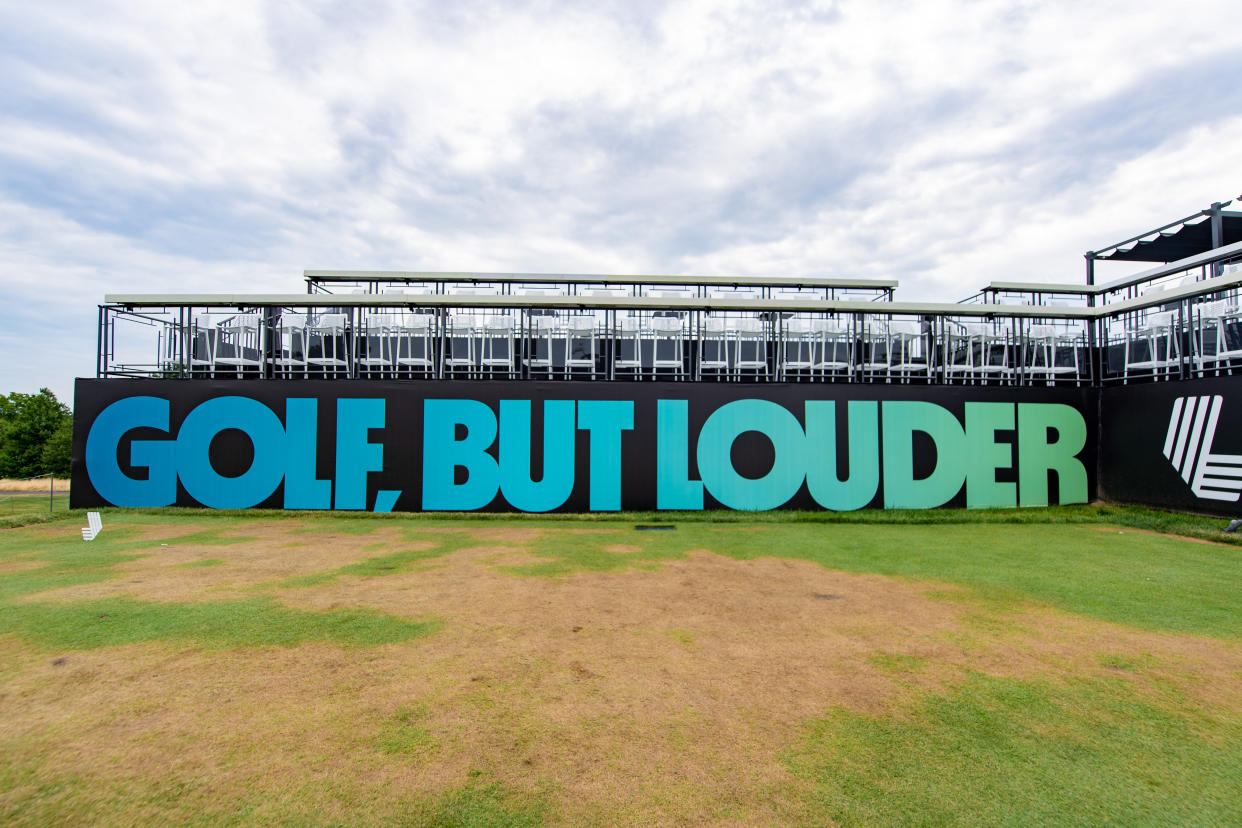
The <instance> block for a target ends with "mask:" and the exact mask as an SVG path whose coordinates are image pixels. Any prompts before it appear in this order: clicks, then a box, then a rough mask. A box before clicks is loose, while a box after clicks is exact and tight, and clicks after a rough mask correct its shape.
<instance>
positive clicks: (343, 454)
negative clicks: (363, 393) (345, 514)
mask: <svg viewBox="0 0 1242 828" xmlns="http://www.w3.org/2000/svg"><path fill="white" fill-rule="evenodd" d="M383 427H384V401H383V400H382V399H363V400H350V399H345V400H337V401H336V500H335V502H334V504H333V507H334V508H336V509H365V508H367V472H373V471H380V470H381V469H383V468H384V444H383V443H370V442H367V429H371V428H383Z"/></svg>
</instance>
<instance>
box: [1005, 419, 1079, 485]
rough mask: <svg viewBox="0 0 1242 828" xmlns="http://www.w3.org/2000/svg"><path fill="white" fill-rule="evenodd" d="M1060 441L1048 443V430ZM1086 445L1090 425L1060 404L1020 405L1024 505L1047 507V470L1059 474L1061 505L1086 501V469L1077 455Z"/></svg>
mask: <svg viewBox="0 0 1242 828" xmlns="http://www.w3.org/2000/svg"><path fill="white" fill-rule="evenodd" d="M1050 428H1054V429H1056V431H1057V438H1056V440H1054V441H1053V442H1051V443H1050V442H1048V429H1050ZM1086 444H1087V423H1086V421H1085V420H1083V418H1082V414H1081V413H1080V412H1079V411H1078V410H1077V409H1076V408H1074V407H1072V406H1068V405H1063V404H1061V403H1018V495H1019V497H1020V499H1021V501H1020V502H1021V503H1022V505H1023V506H1047V505H1048V471H1049V470H1052V471H1055V472H1056V473H1057V489H1058V490H1059V492H1058V497H1057V502H1058V503H1062V504H1065V503H1086V502H1087V469H1086V468H1085V467H1084V466H1083V464H1082V461H1081V460H1079V459H1078V457H1077V455H1078V452H1080V451H1082V449H1083V446H1085V445H1086Z"/></svg>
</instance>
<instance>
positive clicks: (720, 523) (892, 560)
mask: <svg viewBox="0 0 1242 828" xmlns="http://www.w3.org/2000/svg"><path fill="white" fill-rule="evenodd" d="M656 521H659V523H656ZM83 523H84V519H83V518H82V517H81V516H80V515H76V514H75V515H73V516H71V517H68V518H56V519H54V520H51V521H47V522H43V523H39V524H33V525H28V526H22V527H17V528H7V529H0V823H3V824H18V825H23V824H29V825H43V824H49V823H56V824H63V823H99V824H153V823H159V824H165V823H189V824H199V823H202V824H234V823H240V824H289V823H292V824H312V825H319V824H323V825H337V824H340V825H352V824H363V825H367V824H377V825H389V824H393V825H403V824H412V825H471V826H492V825H544V824H559V825H683V824H686V825H700V824H714V825H752V824H762V825H769V824H794V825H980V824H1009V825H1023V826H1026V825H1034V824H1057V825H1100V824H1115V825H1153V824H1167V825H1222V824H1242V785H1240V784H1239V780H1242V545H1239V544H1237V543H1236V542H1234V541H1233V539H1232V537H1231V536H1225V535H1221V534H1220V528H1221V526H1222V525H1223V524H1224V523H1225V521H1221V520H1216V519H1206V518H1194V517H1187V516H1178V515H1167V514H1162V513H1158V512H1151V511H1147V510H1139V509H1123V508H1115V507H1114V508H1107V507H1106V508H1087V507H1081V508H1071V509H1049V510H1025V511H1014V512H999V513H998V512H987V513H964V512H944V511H942V512H935V513H926V514H910V513H895V514H890V515H877V514H858V515H844V516H830V515H828V516H815V515H799V514H775V515H737V514H731V515H716V516H713V515H688V516H672V517H670V516H668V515H661V516H652V515H630V516H610V517H605V518H600V517H581V518H559V519H558V518H526V517H508V518H503V517H487V516H467V517H461V518H458V517H425V516H404V517H402V516H366V515H360V516H332V515H321V514H303V515H277V514H256V515H236V514H211V513H204V512H178V511H168V512H126V511H110V512H105V513H104V531H103V533H102V534H101V535H100V536H99V538H98V539H96V540H95V541H93V542H91V543H84V542H83V541H82V540H81V537H80V534H79V532H78V528H79V526H80V525H81V524H83ZM640 524H642V525H646V524H650V525H657V526H663V527H670V526H671V527H673V528H671V529H668V528H664V529H658V530H642V529H638V528H636V525H640ZM1215 539H1219V541H1222V542H1214V541H1215Z"/></svg>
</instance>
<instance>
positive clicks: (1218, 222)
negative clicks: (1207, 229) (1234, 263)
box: [1209, 201, 1225, 276]
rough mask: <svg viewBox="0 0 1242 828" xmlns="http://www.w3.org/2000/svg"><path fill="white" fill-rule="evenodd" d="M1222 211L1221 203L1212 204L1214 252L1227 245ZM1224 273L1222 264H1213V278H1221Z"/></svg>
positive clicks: (1210, 212)
mask: <svg viewBox="0 0 1242 828" xmlns="http://www.w3.org/2000/svg"><path fill="white" fill-rule="evenodd" d="M1220 211H1221V204H1220V202H1219V201H1215V202H1212V207H1211V209H1210V210H1209V214H1210V215H1211V217H1212V218H1211V221H1212V249H1213V250H1215V249H1216V248H1218V247H1220V246H1221V245H1222V244H1224V243H1225V225H1224V217H1223V216H1221V214H1220ZM1223 271H1224V265H1222V264H1221V263H1220V262H1213V264H1212V275H1213V276H1219V275H1220V274H1221V273H1222V272H1223Z"/></svg>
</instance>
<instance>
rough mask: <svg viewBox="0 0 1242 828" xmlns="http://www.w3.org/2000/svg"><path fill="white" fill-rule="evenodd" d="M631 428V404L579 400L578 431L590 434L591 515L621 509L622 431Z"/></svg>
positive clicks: (632, 410) (616, 401)
mask: <svg viewBox="0 0 1242 828" xmlns="http://www.w3.org/2000/svg"><path fill="white" fill-rule="evenodd" d="M633 427H634V403H633V402H630V401H628V400H626V401H621V400H579V401H578V428H582V429H586V430H587V431H589V432H590V434H591V437H590V443H591V454H590V458H591V503H590V508H591V511H592V512H615V511H617V510H619V509H620V508H621V432H622V431H629V430H630V429H632V428H633Z"/></svg>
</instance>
